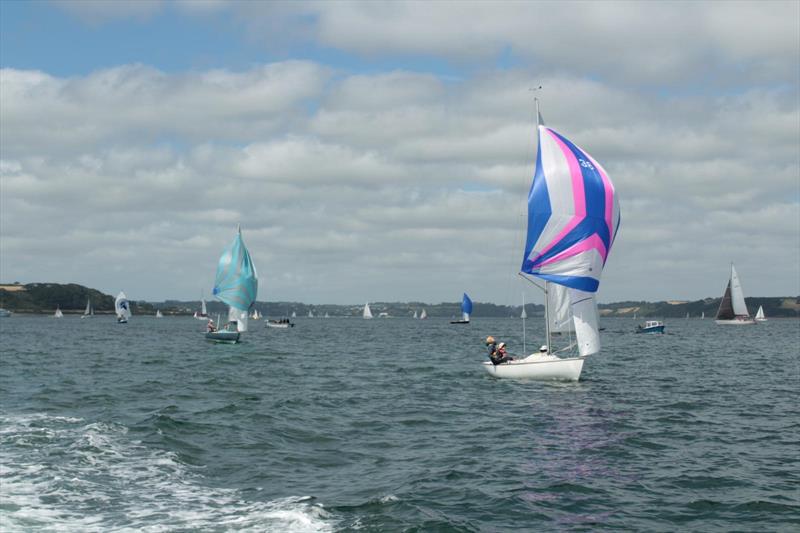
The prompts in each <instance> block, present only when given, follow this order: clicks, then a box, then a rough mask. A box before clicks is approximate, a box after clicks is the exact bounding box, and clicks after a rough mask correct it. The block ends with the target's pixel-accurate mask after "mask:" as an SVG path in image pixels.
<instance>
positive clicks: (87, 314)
mask: <svg viewBox="0 0 800 533" xmlns="http://www.w3.org/2000/svg"><path fill="white" fill-rule="evenodd" d="M92 316H94V308H93V307H92V300H91V298H90V299H88V300H86V309H85V310H84V311H83V315H82V316H81V318H89V317H92Z"/></svg>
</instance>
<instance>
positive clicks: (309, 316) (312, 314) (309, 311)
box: [308, 309, 314, 318]
mask: <svg viewBox="0 0 800 533" xmlns="http://www.w3.org/2000/svg"><path fill="white" fill-rule="evenodd" d="M308 318H314V313H312V312H311V309H309V310H308Z"/></svg>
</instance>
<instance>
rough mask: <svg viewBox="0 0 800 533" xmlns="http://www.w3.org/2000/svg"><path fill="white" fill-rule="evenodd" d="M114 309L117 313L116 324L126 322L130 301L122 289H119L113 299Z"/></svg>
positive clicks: (129, 312)
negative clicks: (115, 297)
mask: <svg viewBox="0 0 800 533" xmlns="http://www.w3.org/2000/svg"><path fill="white" fill-rule="evenodd" d="M114 311H115V312H116V313H117V323H118V324H127V323H128V319H129V318H130V317H131V303H130V302H129V301H128V297H127V296H125V293H124V292H122V291H119V294H117V299H116V300H114Z"/></svg>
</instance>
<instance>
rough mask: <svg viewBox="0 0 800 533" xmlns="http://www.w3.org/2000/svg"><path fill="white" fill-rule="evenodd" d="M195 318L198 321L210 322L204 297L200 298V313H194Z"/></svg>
mask: <svg viewBox="0 0 800 533" xmlns="http://www.w3.org/2000/svg"><path fill="white" fill-rule="evenodd" d="M194 317H195V318H196V319H197V320H203V321H206V320H208V310H207V309H206V299H205V297H203V296H200V312H199V313H198V312H197V311H195V312H194Z"/></svg>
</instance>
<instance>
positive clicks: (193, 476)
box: [0, 414, 336, 533]
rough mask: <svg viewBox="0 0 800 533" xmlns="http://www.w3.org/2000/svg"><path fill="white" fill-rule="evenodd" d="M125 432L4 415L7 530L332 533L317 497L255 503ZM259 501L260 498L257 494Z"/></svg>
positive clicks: (1, 442) (2, 522) (1, 461)
mask: <svg viewBox="0 0 800 533" xmlns="http://www.w3.org/2000/svg"><path fill="white" fill-rule="evenodd" d="M127 433H128V430H127V428H126V427H124V426H122V425H119V424H113V423H104V422H87V421H86V420H83V419H80V418H72V417H58V416H50V415H46V414H32V415H15V414H0V465H1V466H0V479H1V480H2V482H1V483H0V486H2V503H0V530H2V531H3V532H8V533H11V532H16V531H29V530H32V529H35V530H37V531H45V532H48V531H53V532H55V531H86V532H91V531H146V532H147V531H166V530H181V529H187V530H188V529H191V530H193V529H199V530H237V531H267V532H270V531H275V532H327V531H333V529H334V527H335V524H336V520H335V519H334V517H333V516H332V515H331V513H330V512H328V511H327V510H326V509H325V508H324V507H323V506H322V505H321V504H320V503H318V502H316V501H315V499H314V498H313V497H310V496H289V497H286V498H280V499H277V500H272V501H259V500H253V499H251V498H248V497H246V496H245V494H244V493H243V492H242V491H238V490H234V489H227V488H218V487H210V486H207V485H204V484H203V482H204V478H203V477H202V475H200V474H199V473H197V472H195V471H193V470H192V469H191V468H190V467H189V466H188V465H186V464H184V463H182V462H181V461H180V460H179V459H178V457H177V455H176V454H174V453H171V452H167V451H163V450H155V449H152V448H149V447H147V446H146V445H144V444H142V443H141V442H137V441H134V440H131V439H130V438H129V437H128V435H127ZM256 494H258V492H257V491H256Z"/></svg>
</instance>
